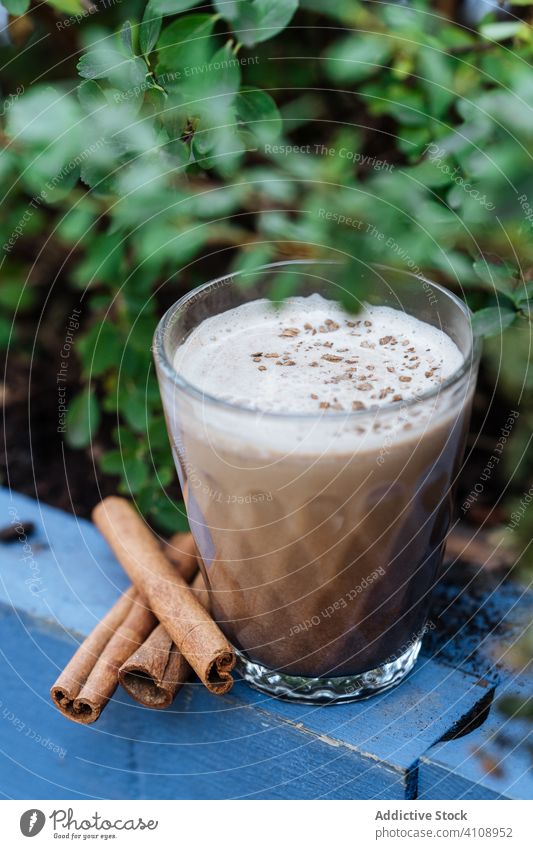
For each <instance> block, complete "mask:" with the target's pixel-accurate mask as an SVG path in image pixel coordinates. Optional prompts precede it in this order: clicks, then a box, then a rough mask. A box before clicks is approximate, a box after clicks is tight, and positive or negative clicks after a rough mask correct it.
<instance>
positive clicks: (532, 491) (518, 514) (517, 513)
mask: <svg viewBox="0 0 533 849" xmlns="http://www.w3.org/2000/svg"><path fill="white" fill-rule="evenodd" d="M532 501H533V484H531V486H530V487H529V489H528V490H527V492H525V493H524V494H523V495H522V498H521V499H520V503H519V505H518V507H517V508H516V510H513V512H512V513H511V521H510V522H509V524H508V525H507V529H508V530H509V531H514V529H515V528H517V527H518V525H519V524H520V522H521V521H522V519H523V518H524V516H525V513H526V510H527V509H528V507H529V505H530V504H531V502H532Z"/></svg>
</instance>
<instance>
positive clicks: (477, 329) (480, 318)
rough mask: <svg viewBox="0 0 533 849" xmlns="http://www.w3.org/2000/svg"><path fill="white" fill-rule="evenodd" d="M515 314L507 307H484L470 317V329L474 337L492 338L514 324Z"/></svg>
mask: <svg viewBox="0 0 533 849" xmlns="http://www.w3.org/2000/svg"><path fill="white" fill-rule="evenodd" d="M515 318H516V313H515V311H514V310H512V309H510V308H509V307H486V308H485V309H483V310H478V312H475V313H474V315H473V316H472V327H473V330H474V334H475V335H476V336H494V335H495V334H497V333H501V332H502V331H503V330H505V328H506V327H510V325H511V324H512V323H513V322H514V320H515Z"/></svg>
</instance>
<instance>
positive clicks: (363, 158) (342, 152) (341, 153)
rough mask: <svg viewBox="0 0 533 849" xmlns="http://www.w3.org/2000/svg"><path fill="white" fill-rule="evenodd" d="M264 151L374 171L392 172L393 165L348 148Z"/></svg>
mask: <svg viewBox="0 0 533 849" xmlns="http://www.w3.org/2000/svg"><path fill="white" fill-rule="evenodd" d="M264 151H265V153H268V154H270V155H272V156H292V155H294V154H300V155H301V154H303V155H306V156H319V157H331V158H338V159H346V160H348V161H349V162H353V163H357V165H362V166H364V167H367V168H373V169H374V170H375V171H393V170H394V165H393V164H392V163H390V162H387V161H386V160H385V159H377V158H376V157H375V156H369V155H368V154H366V153H361V152H360V151H358V150H351V149H350V148H349V147H330V146H329V145H325V144H265V146H264Z"/></svg>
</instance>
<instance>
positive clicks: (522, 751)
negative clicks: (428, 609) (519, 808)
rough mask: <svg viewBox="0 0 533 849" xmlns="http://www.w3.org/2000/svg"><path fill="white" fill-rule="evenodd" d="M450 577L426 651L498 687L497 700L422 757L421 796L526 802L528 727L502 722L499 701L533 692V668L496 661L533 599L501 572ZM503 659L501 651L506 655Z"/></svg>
mask: <svg viewBox="0 0 533 849" xmlns="http://www.w3.org/2000/svg"><path fill="white" fill-rule="evenodd" d="M450 577H451V578H452V579H453V580H449V581H448V582H446V583H442V584H441V585H440V586H439V587H438V590H437V592H436V594H435V597H434V603H433V612H432V615H433V616H434V618H435V620H436V621H438V622H441V623H442V625H441V627H440V628H439V629H436V630H435V631H434V632H432V634H431V637H430V640H429V642H430V644H431V645H430V648H433V649H434V650H435V653H436V655H437V656H438V657H439V658H440V659H441V660H443V661H445V662H446V663H451V664H454V665H455V666H460V667H461V668H462V669H465V670H466V671H469V672H472V673H475V674H477V675H480V676H483V677H484V678H486V679H488V680H491V681H493V682H497V683H498V686H497V688H496V698H495V703H494V705H493V706H492V707H491V710H490V713H489V715H488V717H487V719H486V720H485V722H484V723H483V724H482V725H481V726H480V727H479V728H475V729H474V730H472V731H471V733H469V734H467V735H465V736H462V737H459V738H458V739H454V740H448V741H446V742H441V743H438V744H437V745H435V746H434V747H432V748H431V749H429V750H428V752H426V754H425V755H423V756H422V757H421V759H420V767H419V770H418V795H419V797H420V798H423V799H462V798H464V799H531V798H533V772H532V769H531V752H532V750H533V737H532V733H531V724H530V723H528V722H527V721H525V720H519V719H517V718H509V717H506V716H505V715H504V714H502V713H501V712H500V711H499V710H498V700H499V699H501V698H502V697H504V696H514V697H518V698H519V699H521V700H525V699H527V698H531V696H532V695H533V671H532V670H531V669H530V670H529V672H526V671H524V672H522V673H521V674H518V673H516V672H514V671H513V670H512V669H510V668H508V667H506V666H505V665H504V663H503V662H498V658H499V656H500V655H502V647H505V646H506V645H509V644H513V643H514V642H515V641H516V640H517V639H518V638H519V636H520V634H521V633H522V632H523V630H524V628H525V626H526V624H527V622H529V621H530V619H531V612H532V609H533V608H532V596H531V593H530V592H528V591H527V590H526V589H525V588H524V587H523V586H520V584H517V583H515V582H510V581H504V580H502V576H501V573H495V574H490V573H489V574H487V573H485V572H483V570H479V569H478V570H473V569H464V568H463V567H461V569H460V570H459V569H455V570H453V573H452V575H451V576H450ZM503 656H505V652H503Z"/></svg>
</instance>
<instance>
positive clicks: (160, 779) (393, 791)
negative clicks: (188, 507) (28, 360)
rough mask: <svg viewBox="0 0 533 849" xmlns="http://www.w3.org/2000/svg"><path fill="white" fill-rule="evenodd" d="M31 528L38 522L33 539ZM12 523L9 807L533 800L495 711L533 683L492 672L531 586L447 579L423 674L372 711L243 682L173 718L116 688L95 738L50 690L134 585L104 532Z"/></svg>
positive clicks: (0, 584)
mask: <svg viewBox="0 0 533 849" xmlns="http://www.w3.org/2000/svg"><path fill="white" fill-rule="evenodd" d="M21 522H22V523H24V522H33V523H34V525H35V530H34V533H33V534H32V535H31V536H26V535H25V534H24V530H23V528H22V527H21V525H20V523H21ZM6 525H7V526H9V525H11V526H13V528H14V530H15V534H14V536H15V539H14V540H13V541H12V542H10V543H0V578H1V581H0V627H1V663H2V673H1V679H0V680H1V682H2V689H1V691H0V758H1V761H0V775H1V779H0V789H1V791H2V793H3V795H4V797H7V798H15V799H61V798H72V799H82V798H104V799H116V798H124V799H146V798H161V799H173V798H175V799H204V798H275V799H317V798H335V799H343V798H363V799H405V798H408V799H414V798H423V799H439V798H448V799H451V798H457V799H461V798H474V799H475V798H494V799H496V798H531V794H532V791H533V782H532V780H531V776H530V774H529V775H528V773H527V766H528V764H527V756H526V754H525V753H524V746H523V745H520V746H518V745H517V743H518V742H522V740H523V737H524V734H525V732H526V729H525V728H524V727H523V726H522V725H520V724H519V723H517V722H516V721H513V722H509V721H507V722H506V720H505V718H502V717H501V716H500V715H499V714H498V713H497V710H496V708H495V707H494V706H493V705H492V702H493V697H494V695H495V693H496V695H499V694H500V693H501V692H508V693H511V694H513V693H517V692H523V691H524V690H527V688H528V686H529V688H530V685H531V680H532V679H531V676H530V677H529V678H528V677H527V676H526V675H522V676H521V678H520V680H518V679H517V678H516V677H513V675H512V674H511V673H510V672H506V671H505V670H503V669H499V668H497V666H495V665H494V661H493V660H491V655H494V647H495V646H496V645H497V642H496V641H497V639H498V638H499V637H498V634H496V633H495V630H499V631H502V629H503V630H506V631H507V636H506V639H508V638H509V634H512V633H514V632H516V631H517V630H518V629H519V628H520V620H521V617H522V616H523V615H524V611H525V610H526V608H527V602H526V601H525V597H524V594H523V593H522V591H521V590H520V588H518V587H516V586H514V585H511V584H508V583H507V584H503V585H502V586H501V587H498V586H497V585H494V586H493V584H495V583H496V584H497V582H494V581H493V582H492V584H491V582H490V581H489V582H488V584H487V582H486V579H484V580H483V582H482V585H481V587H480V586H478V584H477V583H471V585H470V586H469V587H467V588H466V589H465V588H464V587H461V585H460V584H459V585H458V584H457V583H456V582H455V583H454V581H453V580H450V578H449V577H448V579H445V580H444V581H443V582H442V586H439V587H438V588H437V590H436V592H435V603H434V611H433V613H432V620H431V621H432V622H434V623H435V625H436V627H435V628H434V629H432V630H430V631H429V632H428V635H427V644H426V646H425V651H424V654H423V656H422V657H421V658H420V660H419V662H418V664H417V666H416V668H415V670H414V672H413V673H412V674H411V675H410V676H409V678H408V679H407V680H406V681H405V682H404V683H403V684H402V685H401V686H400V687H399V688H398V689H396V690H393V691H391V692H389V693H385V694H382V695H381V696H378V697H376V698H374V699H371V700H369V701H365V702H359V703H355V704H349V705H338V706H326V707H315V706H309V705H295V704H287V703H284V702H280V701H276V700H274V699H270V698H268V697H266V696H264V695H261V694H259V693H257V692H254V691H253V690H251V689H249V688H248V687H247V686H246V685H245V684H244V683H243V682H237V683H236V685H235V687H234V688H233V690H232V691H231V693H230V694H229V695H228V696H226V697H223V698H218V697H216V696H212V695H210V694H209V693H207V692H206V691H205V690H204V688H203V687H202V686H201V685H199V684H194V683H191V684H190V685H188V686H186V687H185V688H184V689H183V690H182V692H181V693H180V694H179V696H178V697H177V698H176V700H175V702H174V705H173V706H172V708H171V709H169V710H167V711H163V712H159V711H150V710H147V709H145V708H143V707H141V706H139V705H138V704H137V703H135V702H133V701H131V700H130V699H129V698H128V697H127V696H126V695H125V693H124V692H123V691H122V690H117V692H116V694H115V697H114V698H113V700H112V702H111V703H110V704H109V705H108V707H107V708H106V710H105V711H104V713H103V715H102V717H101V719H100V721H99V722H98V723H96V724H95V725H92V726H87V727H84V726H80V725H76V724H74V723H71V722H68V721H67V720H65V719H64V718H63V717H62V716H61V715H60V714H59V713H58V712H57V711H56V709H55V708H54V707H53V706H52V704H51V702H50V700H49V696H48V691H49V687H50V684H51V683H53V681H54V680H55V678H56V676H57V674H58V671H59V670H60V669H61V668H62V667H63V665H64V664H65V662H66V661H67V660H68V659H69V657H70V656H71V655H72V653H73V651H74V650H75V648H76V646H77V645H78V644H79V642H80V640H81V639H83V637H84V635H86V634H87V633H88V632H89V631H90V630H91V629H92V628H93V627H94V625H95V624H96V623H97V621H98V620H99V619H100V618H101V617H102V615H103V614H104V613H105V611H106V610H107V609H108V608H109V607H110V605H111V604H112V602H113V601H114V600H115V599H116V598H117V597H118V595H119V594H120V593H121V591H122V590H123V589H124V587H125V586H126V584H127V580H126V578H125V575H124V573H123V572H122V569H121V568H120V566H119V564H118V563H117V562H116V560H115V558H114V557H113V555H112V554H111V552H110V550H109V548H108V546H107V544H106V542H105V541H104V540H103V539H102V538H101V537H100V535H99V534H98V532H97V531H96V530H95V529H94V528H93V527H92V525H91V524H90V523H89V522H86V521H83V520H79V519H76V517H74V516H71V515H68V514H66V513H63V512H61V511H58V510H55V509H53V508H50V507H47V506H44V505H42V504H40V503H38V502H36V501H33V500H32V499H29V498H26V497H24V496H20V495H16V494H13V493H10V492H8V491H7V490H0V526H2V527H4V526H6ZM502 622H503V624H502ZM458 623H459V624H458ZM513 629H514V631H513ZM502 729H503V730H504V731H505V747H504V751H503V753H502V751H501V750H498V746H501V741H499V740H498V733H497V732H501V731H502ZM509 741H510V742H509ZM495 749H496V754H495ZM498 752H499V754H498ZM494 758H496V763H497V768H493V769H492V771H489V772H487V769H486V767H487V762H488V761H489V760H490V762H491V763H492V762H493V761H494ZM491 759H492V760H491Z"/></svg>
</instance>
